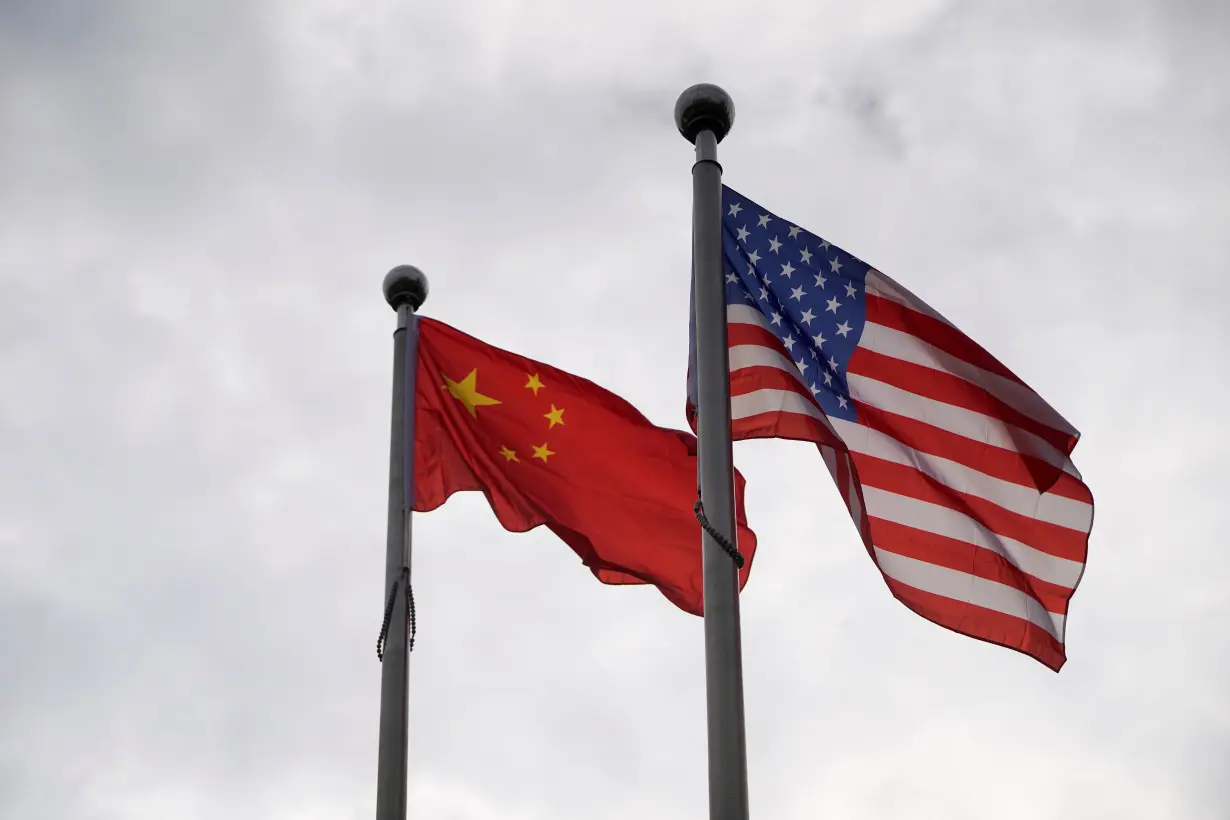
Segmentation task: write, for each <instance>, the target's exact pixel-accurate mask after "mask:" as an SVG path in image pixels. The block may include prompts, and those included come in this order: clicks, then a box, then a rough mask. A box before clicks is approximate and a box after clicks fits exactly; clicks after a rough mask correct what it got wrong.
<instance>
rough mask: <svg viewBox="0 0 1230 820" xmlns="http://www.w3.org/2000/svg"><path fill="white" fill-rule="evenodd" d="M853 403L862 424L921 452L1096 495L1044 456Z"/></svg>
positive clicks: (1049, 487)
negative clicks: (982, 440)
mask: <svg viewBox="0 0 1230 820" xmlns="http://www.w3.org/2000/svg"><path fill="white" fill-rule="evenodd" d="M854 406H855V409H856V410H857V412H858V420H859V423H860V424H862V425H864V426H866V427H870V428H871V429H873V430H878V431H879V432H881V433H885V434H886V435H889V436H892V437H893V438H895V439H897V441H899V442H901V443H902V444H904V445H906V446H907V447H911V448H913V449H915V450H918V451H919V452H920V453H930V454H931V455H934V456H939V457H940V458H946V459H949V460H950V461H955V462H957V463H958V464H964V465H965V466H966V467H970V468H973V469H975V470H977V471H978V472H980V473H985V474H986V475H989V476H992V477H994V478H1000V479H1003V480H1004V481H1011V482H1012V483H1014V484H1020V485H1021V486H1023V487H1031V488H1033V489H1036V490H1039V491H1043V490H1044V491H1045V492H1048V493H1051V494H1053V495H1058V496H1063V497H1064V498H1071V499H1075V500H1076V501H1084V502H1085V503H1087V504H1092V503H1093V496H1092V495H1090V493H1089V489H1088V488H1087V487H1086V486H1085V485H1084V484H1082V483H1081V482H1080V480H1078V479H1077V478H1075V477H1073V476H1071V475H1068V474H1067V473H1063V472H1061V471H1060V470H1059V468H1058V467H1055V466H1053V465H1050V464H1047V463H1046V462H1044V461H1042V460H1041V459H1037V458H1033V457H1032V456H1027V455H1023V454H1021V453H1017V452H1013V451H1012V450H1005V449H1003V448H1002V447H994V446H992V445H990V444H984V443H982V442H979V441H974V440H973V439H969V438H966V437H965V436H961V435H958V434H956V433H950V432H948V431H947V430H941V429H940V428H938V427H933V426H931V425H930V424H926V423H924V422H921V421H917V420H915V419H911V418H907V417H906V416H900V415H897V414H896V413H889V412H887V411H885V410H881V409H879V408H877V407H870V406H868V405H865V404H863V403H862V402H858V401H856V402H854Z"/></svg>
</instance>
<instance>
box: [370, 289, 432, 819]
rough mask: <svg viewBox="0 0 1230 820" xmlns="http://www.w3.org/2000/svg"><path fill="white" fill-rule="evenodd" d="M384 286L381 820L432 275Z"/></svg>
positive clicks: (402, 702)
mask: <svg viewBox="0 0 1230 820" xmlns="http://www.w3.org/2000/svg"><path fill="white" fill-rule="evenodd" d="M383 289H384V298H385V300H386V301H387V302H388V303H389V306H390V307H392V308H393V310H395V311H397V330H395V331H394V332H393V421H392V430H391V435H390V441H389V518H388V538H387V540H386V542H385V561H384V597H383V598H382V599H381V603H382V604H384V605H385V627H387V636H386V637H385V643H384V653H383V659H382V661H381V670H380V741H379V752H378V757H377V764H376V820H404V818H405V816H406V757H407V753H408V751H409V749H408V746H409V738H408V731H409V705H410V679H409V669H408V661H409V651H408V646H407V641H406V638H407V629H406V624H407V619H406V609H407V603H408V601H409V600H410V513H411V509H412V508H413V506H414V375H415V370H416V369H417V363H418V317H417V316H416V315H415V311H417V310H418V309H419V308H420V307H422V306H423V302H425V301H426V300H427V277H426V276H425V275H424V274H423V272H422V271H421V270H419V269H418V268H414V267H411V266H409V265H399V266H398V267H396V268H393V269H392V270H391V271H389V272H388V274H387V275H386V276H385V277H384V287H383ZM395 585H396V586H395ZM386 601H387V603H386ZM382 631H383V630H382ZM378 646H379V645H378Z"/></svg>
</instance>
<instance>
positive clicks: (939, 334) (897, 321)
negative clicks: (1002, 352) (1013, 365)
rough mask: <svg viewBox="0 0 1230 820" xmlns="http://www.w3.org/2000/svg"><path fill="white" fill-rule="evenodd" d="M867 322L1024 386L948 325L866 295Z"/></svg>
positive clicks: (978, 347)
mask: <svg viewBox="0 0 1230 820" xmlns="http://www.w3.org/2000/svg"><path fill="white" fill-rule="evenodd" d="M867 321H869V322H874V323H875V324H877V325H883V326H884V327H891V328H893V329H895V330H900V331H902V332H904V333H908V334H910V335H911V336H914V337H916V338H918V339H920V340H922V341H924V342H926V343H927V344H929V345H931V346H933V347H937V348H939V349H940V350H943V351H944V352H945V353H951V354H952V355H953V356H956V357H957V358H958V359H961V360H963V361H966V362H969V363H970V364H972V365H975V366H977V367H981V368H982V369H983V370H987V371H990V372H991V373H995V374H997V375H999V376H1003V377H1004V378H1005V379H1012V380H1013V381H1014V382H1017V383H1018V384H1022V385H1024V384H1025V382H1023V381H1021V380H1020V379H1019V378H1017V376H1016V374H1015V373H1013V372H1012V371H1011V370H1009V369H1008V368H1006V367H1004V366H1003V365H1002V364H1000V362H999V360H998V359H996V358H995V357H994V356H992V355H991V354H990V353H988V352H987V351H986V350H984V349H983V348H982V347H981V346H980V345H979V344H978V343H977V342H975V341H974V340H973V339H971V338H970V337H968V336H966V335H965V334H964V333H962V332H961V331H959V330H957V329H956V328H955V327H953V326H952V325H949V324H946V323H944V322H941V321H939V320H938V319H933V318H931V317H930V316H927V315H926V314H923V313H919V312H918V311H916V310H910V309H909V308H907V307H905V306H904V305H902V304H899V303H897V302H894V301H892V300H891V299H885V298H884V297H882V296H875V295H873V294H870V293H869V294H867ZM1026 386H1028V385H1026Z"/></svg>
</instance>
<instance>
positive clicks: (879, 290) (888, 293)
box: [866, 268, 956, 328]
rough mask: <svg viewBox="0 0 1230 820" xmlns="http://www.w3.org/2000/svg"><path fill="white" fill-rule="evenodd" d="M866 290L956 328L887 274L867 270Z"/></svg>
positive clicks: (872, 294) (870, 293)
mask: <svg viewBox="0 0 1230 820" xmlns="http://www.w3.org/2000/svg"><path fill="white" fill-rule="evenodd" d="M866 290H867V293H868V294H869V295H871V296H879V297H880V298H882V299H887V300H889V301H890V302H896V303H897V304H899V305H901V306H902V307H907V308H909V309H910V310H913V311H915V312H917V313H922V314H924V315H926V316H930V317H931V318H932V319H935V320H937V321H940V322H943V323H944V324H946V325H949V326H950V327H954V328H955V327H956V326H955V325H953V323H952V322H950V321H948V320H947V319H945V318H944V317H943V316H941V315H940V313H939V311H937V310H935V309H934V308H932V307H931V306H930V305H928V304H927V303H926V302H924V301H923V300H922V299H919V298H918V297H917V296H915V295H914V294H913V293H910V291H909V289H908V288H905V287H903V286H901V285H899V284H898V283H897V282H895V281H893V279H892V278H891V277H889V276H888V275H887V274H885V273H884V272H882V271H878V270H876V269H875V268H868V269H867V287H866Z"/></svg>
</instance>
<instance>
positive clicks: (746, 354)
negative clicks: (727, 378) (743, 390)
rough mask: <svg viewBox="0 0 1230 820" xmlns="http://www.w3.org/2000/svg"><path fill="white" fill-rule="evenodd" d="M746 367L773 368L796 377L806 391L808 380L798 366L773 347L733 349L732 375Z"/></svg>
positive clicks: (731, 350)
mask: <svg viewBox="0 0 1230 820" xmlns="http://www.w3.org/2000/svg"><path fill="white" fill-rule="evenodd" d="M745 367H773V368H776V369H778V370H781V371H784V372H786V373H789V374H790V375H792V376H794V378H795V380H796V381H798V383H799V384H801V385H802V386H803V387H804V389H806V387H807V380H806V379H805V378H803V374H802V373H801V372H800V371H799V368H798V365H796V364H795V363H794V362H793V361H791V360H790V359H788V358H786V357H785V356H783V355H782V354H781V352H779V351H777V350H774V349H773V348H771V347H765V346H764V345H735V346H734V347H732V348H731V349H730V372H731V374H734V373H736V372H738V371H740V370H742V369H743V368H745Z"/></svg>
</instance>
